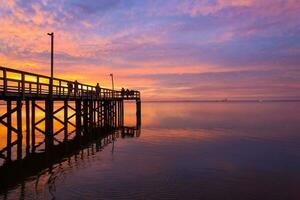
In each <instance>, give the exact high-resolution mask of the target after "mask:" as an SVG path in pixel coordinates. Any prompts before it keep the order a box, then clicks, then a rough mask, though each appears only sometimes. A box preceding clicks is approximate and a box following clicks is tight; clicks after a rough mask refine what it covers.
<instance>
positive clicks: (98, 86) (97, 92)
mask: <svg viewBox="0 0 300 200" xmlns="http://www.w3.org/2000/svg"><path fill="white" fill-rule="evenodd" d="M96 95H97V97H98V98H99V97H100V96H101V87H100V85H99V83H97V85H96Z"/></svg>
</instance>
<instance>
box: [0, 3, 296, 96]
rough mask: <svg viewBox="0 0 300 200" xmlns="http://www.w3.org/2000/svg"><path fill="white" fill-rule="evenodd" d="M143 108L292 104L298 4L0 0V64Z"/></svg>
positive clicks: (294, 85) (294, 88) (294, 90)
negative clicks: (181, 103) (142, 103)
mask: <svg viewBox="0 0 300 200" xmlns="http://www.w3.org/2000/svg"><path fill="white" fill-rule="evenodd" d="M48 32H54V33H55V76H57V77H60V78H65V79H69V80H78V81H80V82H87V83H91V84H95V83H96V82H99V83H100V85H101V86H105V87H110V77H109V74H110V73H113V74H114V76H115V84H116V87H117V88H120V87H122V86H124V87H126V88H131V89H138V90H141V92H142V97H143V99H144V100H205V99H223V98H229V99H295V98H297V99H299V98H300V1H299V0H148V1H147V0H84V1H83V0H0V65H1V66H6V67H10V68H16V69H22V70H27V71H31V72H36V73H42V74H46V75H49V73H50V67H49V63H50V58H49V49H50V38H49V36H48V35H47V33H48Z"/></svg>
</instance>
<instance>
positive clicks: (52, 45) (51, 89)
mask: <svg viewBox="0 0 300 200" xmlns="http://www.w3.org/2000/svg"><path fill="white" fill-rule="evenodd" d="M48 35H49V36H50V37H51V55H50V58H51V78H50V90H49V93H50V95H51V96H52V93H53V65H54V33H53V32H52V33H48Z"/></svg>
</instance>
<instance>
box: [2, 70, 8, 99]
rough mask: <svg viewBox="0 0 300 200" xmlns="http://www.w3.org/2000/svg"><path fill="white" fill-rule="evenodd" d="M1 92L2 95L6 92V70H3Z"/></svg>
mask: <svg viewBox="0 0 300 200" xmlns="http://www.w3.org/2000/svg"><path fill="white" fill-rule="evenodd" d="M3 92H4V95H5V94H6V92H7V74H6V69H3Z"/></svg>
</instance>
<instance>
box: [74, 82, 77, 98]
mask: <svg viewBox="0 0 300 200" xmlns="http://www.w3.org/2000/svg"><path fill="white" fill-rule="evenodd" d="M74 94H75V96H76V95H77V94H78V81H77V80H75V82H74Z"/></svg>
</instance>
